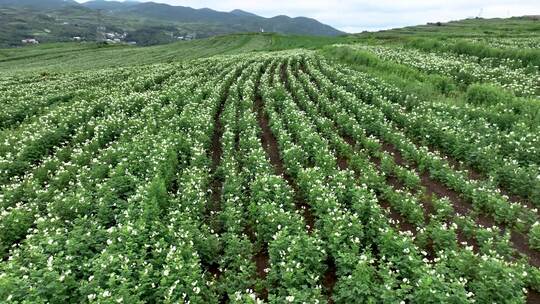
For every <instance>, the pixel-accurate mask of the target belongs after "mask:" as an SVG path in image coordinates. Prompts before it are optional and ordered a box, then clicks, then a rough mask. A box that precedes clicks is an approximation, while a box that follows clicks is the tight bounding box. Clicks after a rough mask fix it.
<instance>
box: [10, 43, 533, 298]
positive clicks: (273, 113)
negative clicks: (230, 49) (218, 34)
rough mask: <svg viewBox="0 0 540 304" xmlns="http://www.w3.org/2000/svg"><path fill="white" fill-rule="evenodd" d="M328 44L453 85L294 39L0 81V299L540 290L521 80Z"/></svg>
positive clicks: (527, 89) (463, 294)
mask: <svg viewBox="0 0 540 304" xmlns="http://www.w3.org/2000/svg"><path fill="white" fill-rule="evenodd" d="M334 48H337V49H339V48H347V53H346V54H348V55H351V54H356V52H358V54H360V55H358V56H357V57H355V58H356V59H357V61H361V58H365V57H366V56H367V57H368V58H372V57H369V56H374V57H373V58H376V60H379V61H376V62H375V63H374V62H373V61H370V62H367V63H365V69H367V70H366V71H369V68H370V66H371V67H372V68H373V67H374V66H375V67H376V69H386V68H389V66H388V65H392V64H399V69H398V71H401V72H403V71H409V74H408V75H413V76H414V77H417V78H418V79H420V78H422V77H427V78H426V79H431V78H429V77H431V76H429V75H431V74H437V75H443V76H444V77H445V78H444V79H443V80H447V81H448V82H447V83H449V84H453V85H456V86H458V87H461V88H464V89H463V90H467V92H466V93H464V94H465V97H463V96H461V95H450V96H449V97H448V98H462V97H463V98H470V99H467V100H466V102H465V103H464V104H462V105H461V106H456V104H454V103H451V102H438V101H432V102H426V101H425V100H424V99H422V98H418V97H417V96H415V95H411V93H410V92H408V91H406V89H405V88H402V87H400V86H399V85H395V84H393V83H392V82H391V81H385V80H383V79H381V78H380V77H378V76H377V74H376V73H375V72H374V73H367V72H365V71H361V70H360V69H357V68H352V65H351V67H349V66H347V65H343V64H339V63H337V62H336V61H333V60H331V59H327V58H325V57H322V56H321V55H319V53H318V52H313V51H298V50H297V51H284V52H273V53H271V52H259V53H249V54H245V55H230V56H215V57H210V58H205V59H197V60H193V61H187V62H183V63H167V64H155V65H145V66H134V67H123V68H116V69H93V70H91V71H86V72H74V73H63V74H53V75H40V74H28V75H17V76H3V77H0V91H1V97H0V104H1V107H0V108H1V110H0V117H1V119H0V173H1V174H0V185H1V188H0V189H1V190H0V191H1V192H0V209H1V211H0V256H1V257H2V262H1V263H0V301H2V302H10V301H12V302H18V303H23V302H24V303H45V302H51V303H60V302H65V303H86V302H92V303H182V302H185V303H187V302H189V303H255V302H259V301H265V302H266V301H268V302H271V303H327V302H328V303H472V302H475V303H525V302H527V301H528V302H529V303H538V301H540V298H539V292H540V271H539V269H538V267H540V224H539V222H538V217H539V212H538V207H539V205H540V179H539V178H540V175H539V166H540V146H539V142H540V141H539V139H538V137H539V136H540V135H539V134H540V132H536V131H537V130H538V128H539V126H538V124H537V121H536V120H535V117H533V116H532V115H531V114H530V113H528V112H527V113H525V112H523V109H524V108H520V107H525V106H527V107H532V108H534V106H535V102H536V100H537V99H535V97H534V96H535V94H538V83H534V82H527V81H520V83H521V85H522V87H516V86H514V85H510V86H507V87H505V86H501V87H499V86H497V87H492V85H501V82H503V84H504V83H506V81H507V80H508V81H512V80H514V79H515V77H512V78H511V79H506V78H500V79H499V78H496V77H491V76H489V77H491V78H482V77H483V76H482V75H492V74H489V73H491V72H493V70H494V69H495V70H496V67H493V66H492V65H489V66H488V65H487V64H484V65H482V66H483V67H485V70H480V72H485V73H487V74H478V75H480V76H478V77H479V78H478V79H479V80H474V81H471V83H461V82H460V80H459V79H461V78H454V77H457V76H456V75H454V74H453V71H454V70H450V69H449V70H447V69H443V68H442V67H441V68H440V69H439V68H437V65H436V64H437V62H435V61H424V62H425V63H426V65H422V66H418V65H416V63H417V62H418V61H416V59H415V58H416V57H408V56H421V55H422V54H420V53H416V52H412V53H409V52H408V51H405V50H401V51H399V50H398V51H395V52H400V53H399V54H401V55H399V54H394V53H393V52H394V51H392V50H387V49H384V48H374V47H363V46H335V47H334ZM366 52H367V53H369V54H371V55H369V56H368V55H366ZM336 54H337V55H336ZM362 54H363V55H362ZM334 55H335V56H336V57H339V56H340V55H339V53H338V51H336V50H334ZM342 55H343V54H342ZM361 56H364V57H361ZM425 56H428V55H425ZM433 56H434V55H433ZM340 58H341V59H342V61H341V62H344V61H343V60H345V61H346V59H347V58H346V57H343V56H342V57H340ZM461 59H462V60H466V58H461ZM446 60H449V59H446ZM396 62H397V63H396ZM430 62H431V63H432V64H430ZM471 65H472V63H471ZM441 66H446V65H445V64H444V62H443V64H442V65H441ZM392 67H393V68H396V66H394V65H392ZM471 69H472V68H471ZM508 69H511V71H514V72H515V73H516V75H521V74H519V73H530V71H529V70H527V71H521V70H519V68H512V67H508ZM412 70H415V71H420V72H418V73H420V74H410V73H413V72H410V71H412ZM467 71H469V70H465V72H467ZM470 71H473V70H470ZM470 71H469V72H470ZM478 71H479V70H477V69H474V72H475V73H476V72H478ZM496 71H499V70H496ZM480 72H478V73H480ZM471 73H472V72H471ZM493 73H496V72H493ZM497 73H498V72H497ZM426 75H427V76H426ZM459 75H461V76H460V77H464V76H463V74H459ZM475 75H477V74H475ZM497 75H498V74H497ZM527 75H530V74H527ZM413 76H410V77H413ZM443 76H441V77H443ZM486 77H488V76H486ZM516 77H517V76H516ZM404 79H408V78H404ZM467 79H468V78H467ZM501 79H502V80H501ZM424 80H425V79H424ZM478 81H480V82H481V83H483V84H476V83H477V82H478ZM471 88H472V89H471ZM521 88H523V89H521ZM456 90H457V91H459V90H458V89H456ZM470 90H472V92H470ZM475 90H476V91H475ZM501 92H502V93H501ZM514 93H516V94H515V95H523V96H525V97H515V96H514V95H512V94H514ZM456 94H458V93H456ZM490 94H491V95H490ZM501 94H503V95H501ZM504 94H509V95H504ZM467 96H468V97H467ZM485 96H488V98H487V99H486V98H484V97H485ZM493 96H495V97H500V96H503V99H501V100H498V99H495V100H494V99H493V98H494V97H493ZM504 98H508V99H504ZM520 98H523V99H520ZM527 98H528V99H527ZM505 101H507V102H505ZM508 121H510V122H511V123H508Z"/></svg>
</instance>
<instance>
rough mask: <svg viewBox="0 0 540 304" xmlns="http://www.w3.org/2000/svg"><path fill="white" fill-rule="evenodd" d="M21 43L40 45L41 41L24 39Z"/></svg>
mask: <svg viewBox="0 0 540 304" xmlns="http://www.w3.org/2000/svg"><path fill="white" fill-rule="evenodd" d="M21 42H22V43H23V44H39V41H37V40H36V39H34V38H29V39H23V40H21Z"/></svg>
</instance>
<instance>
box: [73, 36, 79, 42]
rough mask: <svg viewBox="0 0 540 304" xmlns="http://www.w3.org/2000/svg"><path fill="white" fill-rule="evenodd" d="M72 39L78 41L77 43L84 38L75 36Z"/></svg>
mask: <svg viewBox="0 0 540 304" xmlns="http://www.w3.org/2000/svg"><path fill="white" fill-rule="evenodd" d="M71 39H72V40H73V41H77V42H79V41H82V38H81V37H79V36H75V37H73V38H71Z"/></svg>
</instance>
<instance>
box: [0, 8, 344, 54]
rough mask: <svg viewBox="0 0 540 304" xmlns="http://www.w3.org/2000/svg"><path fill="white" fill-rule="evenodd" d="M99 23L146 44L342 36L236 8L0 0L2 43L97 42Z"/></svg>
mask: <svg viewBox="0 0 540 304" xmlns="http://www.w3.org/2000/svg"><path fill="white" fill-rule="evenodd" d="M98 20H99V21H98ZM98 23H100V24H101V25H102V26H104V27H105V30H106V32H107V33H110V34H114V35H115V37H114V38H118V39H120V40H121V41H122V42H136V43H137V44H138V45H144V46H147V45H159V44H166V43H172V42H176V41H179V40H180V39H181V38H182V39H184V38H185V39H192V38H208V37H212V36H217V35H224V34H231V33H246V32H260V31H261V30H263V31H265V32H274V33H281V34H296V35H314V36H338V35H341V34H344V33H343V32H340V31H338V30H336V29H334V28H332V27H330V26H328V25H324V24H322V23H320V22H318V21H317V20H314V19H310V18H304V17H297V18H290V17H288V16H276V17H273V18H264V17H260V16H257V15H254V14H250V13H247V12H243V11H240V10H234V11H232V12H219V11H214V10H210V9H193V8H189V7H181V6H170V5H166V4H158V3H151V2H149V3H139V2H114V1H90V2H86V3H83V4H78V3H76V2H74V1H61V0H45V1H38V0H25V1H22V2H17V1H12V0H0V24H2V31H1V32H0V47H9V46H20V45H22V42H21V40H22V39H28V38H34V39H37V40H38V41H39V42H41V43H51V42H67V41H72V39H73V37H80V38H81V39H82V40H83V41H96V28H97V26H98ZM188 37H189V38H188ZM114 38H113V39H114Z"/></svg>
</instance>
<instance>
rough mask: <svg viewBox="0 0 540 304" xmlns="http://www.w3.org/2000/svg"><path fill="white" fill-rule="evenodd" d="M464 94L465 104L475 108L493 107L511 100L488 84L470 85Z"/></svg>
mask: <svg viewBox="0 0 540 304" xmlns="http://www.w3.org/2000/svg"><path fill="white" fill-rule="evenodd" d="M466 94H467V95H466V99H467V102H469V103H471V104H474V105H477V106H494V105H497V104H503V103H505V102H508V101H509V100H511V99H512V98H513V97H512V96H511V95H509V94H508V93H505V92H504V91H503V90H501V89H500V88H498V87H496V86H493V85H489V84H473V85H470V86H469V88H468V89H467V93H466Z"/></svg>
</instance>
